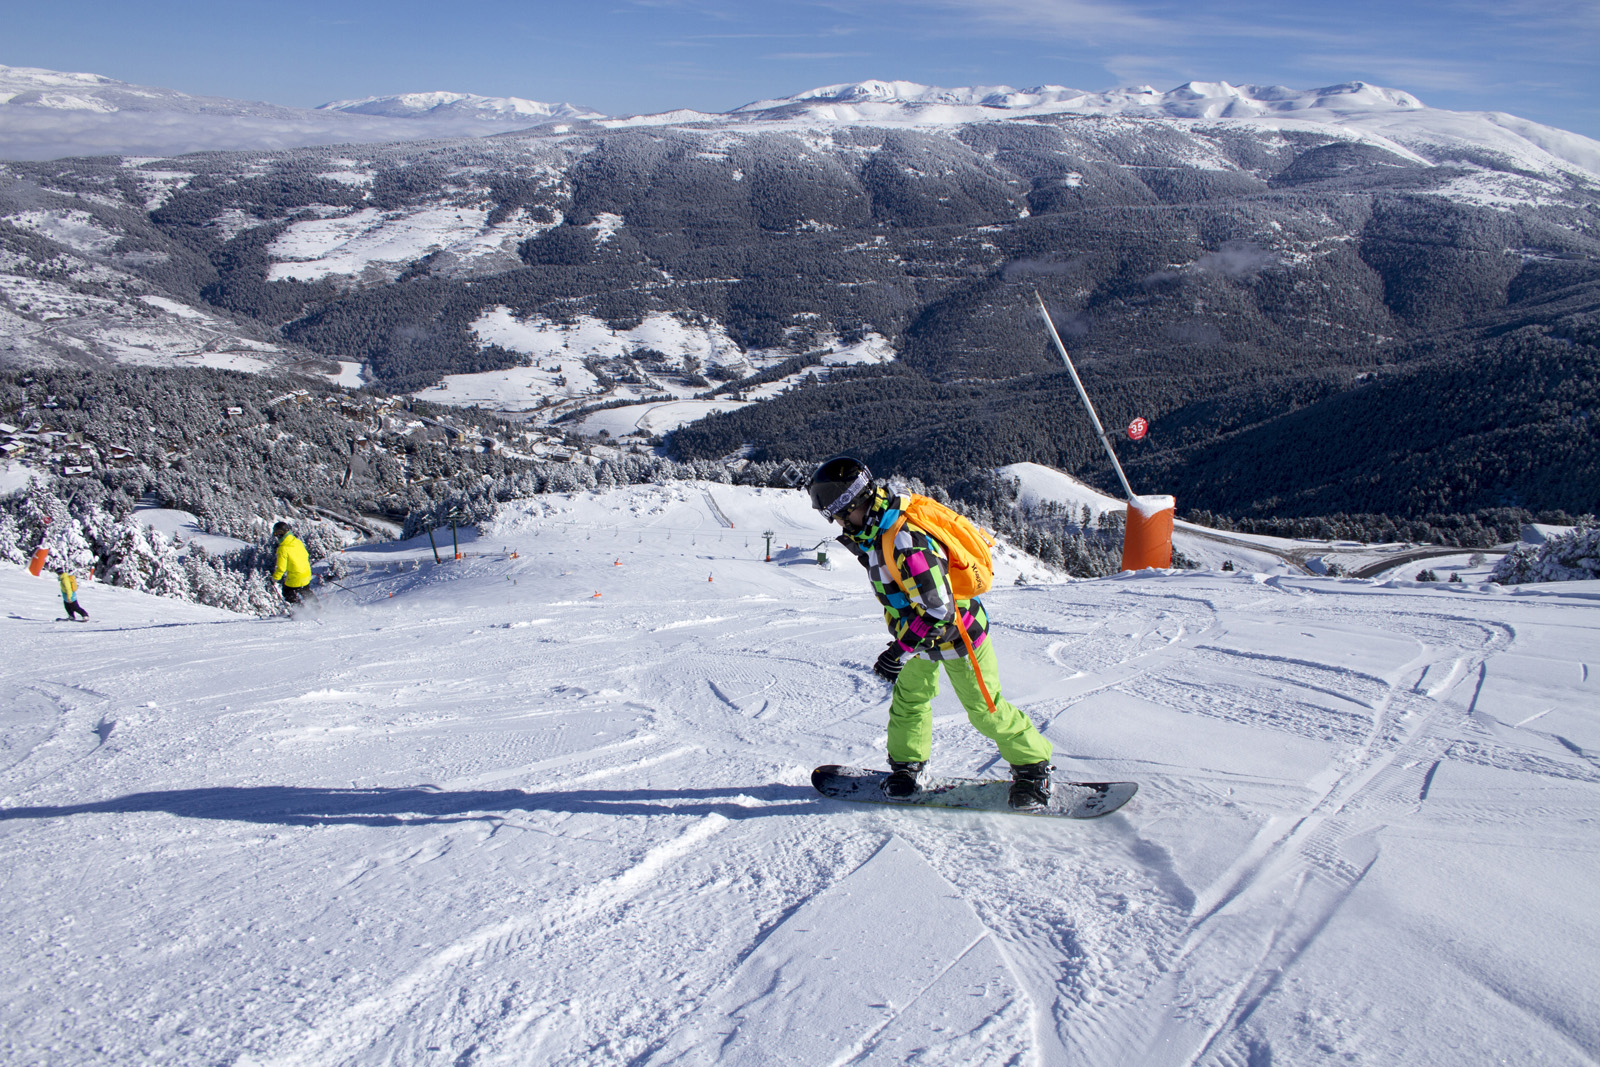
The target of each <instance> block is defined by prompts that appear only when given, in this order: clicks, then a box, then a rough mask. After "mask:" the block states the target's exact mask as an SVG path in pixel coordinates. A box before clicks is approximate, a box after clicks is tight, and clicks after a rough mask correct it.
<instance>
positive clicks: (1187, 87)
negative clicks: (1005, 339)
mask: <svg viewBox="0 0 1600 1067" xmlns="http://www.w3.org/2000/svg"><path fill="white" fill-rule="evenodd" d="M669 114H670V115H672V116H674V117H673V119H672V121H682V118H683V116H682V113H677V112H672V113H669ZM1050 115H1094V116H1117V117H1126V118H1139V119H1169V120H1194V121H1201V122H1217V121H1223V120H1227V121H1233V122H1238V123H1241V124H1247V125H1251V126H1255V127H1259V128H1263V129H1272V128H1277V129H1283V128H1293V127H1296V126H1309V125H1315V126H1318V127H1322V128H1332V129H1339V130H1342V131H1345V132H1346V133H1347V134H1348V135H1349V136H1351V137H1352V138H1356V139H1360V140H1363V141H1367V142H1370V143H1373V144H1376V145H1380V146H1384V147H1387V148H1390V149H1396V148H1398V149H1399V150H1401V151H1402V153H1403V154H1406V155H1412V156H1413V158H1417V157H1416V155H1415V154H1414V152H1416V151H1420V153H1421V155H1422V156H1423V157H1426V158H1427V159H1428V160H1435V159H1437V158H1438V157H1439V156H1440V154H1441V153H1443V154H1445V155H1446V156H1447V155H1448V152H1449V148H1450V146H1452V145H1459V146H1461V147H1470V148H1472V149H1475V150H1484V149H1487V150H1491V151H1496V152H1502V153H1506V154H1507V155H1509V156H1511V157H1513V158H1516V159H1518V160H1520V161H1522V162H1524V163H1525V164H1526V165H1528V166H1531V167H1534V168H1537V169H1539V170H1541V171H1543V170H1548V169H1549V168H1550V167H1551V166H1552V163H1553V162H1554V164H1555V165H1556V166H1558V167H1563V166H1564V167H1575V168H1581V170H1582V171H1584V172H1586V175H1587V177H1588V178H1589V180H1591V181H1600V142H1597V141H1595V140H1593V139H1591V138H1588V137H1584V136H1583V135H1581V134H1576V133H1570V132H1568V131H1566V130H1560V129H1556V128H1555V127H1552V126H1545V125H1542V124H1540V123H1536V122H1529V121H1527V120H1526V119H1519V118H1517V117H1516V116H1514V115H1507V114H1504V113H1501V112H1456V111H1445V110H1442V109H1439V108H1430V107H1428V106H1426V105H1425V104H1423V102H1422V101H1421V100H1419V99H1417V98H1416V97H1415V96H1413V95H1411V94H1410V93H1407V92H1403V91H1400V90H1398V89H1386V88H1384V87H1382V86H1377V85H1369V84H1367V83H1365V82H1359V81H1354V82H1346V83H1344V84H1341V85H1330V86H1325V87H1323V88H1318V89H1304V90H1301V89H1290V88H1287V87H1285V86H1282V85H1270V86H1260V85H1230V84H1229V83H1228V82H1198V81H1191V82H1186V83H1185V84H1183V85H1180V86H1178V87H1177V88H1175V89H1171V90H1168V91H1166V92H1161V91H1159V90H1157V89H1154V88H1152V87H1150V86H1148V85H1144V86H1137V87H1133V88H1122V89H1108V90H1105V91H1102V92H1085V91H1083V90H1080V89H1068V88H1065V87H1063V86H1059V85H1044V86H1038V87H1035V88H1031V89H1013V88H1011V87H1010V86H1006V85H999V86H980V87H976V88H961V89H943V88H938V87H934V86H927V85H919V84H917V83H915V82H903V81H866V82H857V83H854V84H849V85H830V86H825V87H823V88H820V89H811V90H809V91H807V92H803V93H798V94H796V95H794V96H790V97H782V98H779V99H774V100H759V101H755V102H754V103H750V104H745V105H744V106H743V107H739V108H735V109H734V110H733V111H731V112H728V114H727V115H726V116H707V118H724V119H749V120H752V121H760V122H781V121H795V120H801V121H805V122H813V123H840V124H846V123H865V124H869V125H870V124H877V123H905V124H912V125H953V124H960V123H968V122H980V121H984V120H993V119H998V118H1024V117H1040V116H1050ZM614 121H615V122H616V123H617V124H625V123H630V122H636V121H637V122H652V121H654V120H653V119H652V118H651V117H643V118H640V119H621V120H614Z"/></svg>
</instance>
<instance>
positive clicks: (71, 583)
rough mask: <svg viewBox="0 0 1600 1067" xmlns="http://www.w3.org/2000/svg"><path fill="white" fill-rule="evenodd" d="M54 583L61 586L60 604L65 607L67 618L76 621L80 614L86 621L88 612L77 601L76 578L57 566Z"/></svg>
mask: <svg viewBox="0 0 1600 1067" xmlns="http://www.w3.org/2000/svg"><path fill="white" fill-rule="evenodd" d="M56 583H57V584H58V585H60V586H61V606H62V607H64V608H66V609H67V618H69V619H72V620H73V621H74V622H76V621H77V617H78V616H79V615H82V616H83V621H84V622H88V621H89V613H88V612H87V611H84V610H83V605H81V604H79V603H78V579H76V578H74V577H73V576H72V575H70V574H68V573H67V572H66V571H65V570H63V569H61V568H59V567H58V568H56Z"/></svg>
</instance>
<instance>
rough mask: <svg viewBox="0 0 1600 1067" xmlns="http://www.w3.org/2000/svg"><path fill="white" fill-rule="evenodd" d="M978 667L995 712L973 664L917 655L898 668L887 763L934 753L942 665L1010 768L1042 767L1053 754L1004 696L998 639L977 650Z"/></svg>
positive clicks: (970, 713)
mask: <svg viewBox="0 0 1600 1067" xmlns="http://www.w3.org/2000/svg"><path fill="white" fill-rule="evenodd" d="M977 651H978V668H979V670H981V671H983V681H984V684H985V685H987V686H988V687H989V695H990V696H991V697H993V698H994V711H993V713H991V712H990V711H989V706H988V705H987V704H986V703H984V700H983V690H981V689H979V688H978V680H977V679H976V678H975V677H973V674H972V661H971V660H969V659H967V658H965V657H963V658H961V659H947V660H937V661H936V660H930V659H923V658H922V657H921V656H917V657H915V658H914V659H910V660H907V661H906V664H905V666H904V667H902V668H900V677H899V678H898V679H897V680H896V681H895V683H894V696H893V698H892V699H891V700H890V701H889V758H890V759H892V760H901V761H915V760H926V759H927V758H928V757H929V756H930V755H931V754H932V752H933V698H934V697H935V696H936V695H937V694H938V692H939V667H940V665H941V664H942V665H943V666H944V672H945V674H947V675H949V677H950V686H951V688H953V689H954V690H955V691H956V696H957V697H958V698H960V700H961V706H962V707H964V708H966V709H967V718H968V719H970V720H972V725H973V727H974V728H976V729H977V731H978V732H979V733H980V734H982V735H983V736H984V737H987V738H988V739H989V740H991V741H993V742H994V743H995V744H996V745H997V746H998V747H999V749H1000V755H1001V757H1002V758H1003V759H1004V760H1005V761H1006V762H1007V763H1015V764H1023V763H1038V762H1039V761H1040V760H1047V759H1049V758H1050V756H1051V753H1052V752H1053V751H1054V749H1053V748H1052V747H1051V745H1050V742H1049V741H1047V740H1045V738H1044V736H1043V735H1042V734H1040V733H1039V731H1038V729H1037V728H1035V726H1034V725H1033V720H1031V719H1029V718H1028V716H1027V714H1026V713H1024V712H1023V710H1022V709H1021V708H1019V707H1017V706H1016V705H1015V704H1013V703H1011V702H1010V701H1009V700H1007V699H1006V698H1005V697H1003V696H1001V695H1000V669H999V667H998V666H997V664H996V663H995V657H994V637H993V635H992V634H991V635H990V636H989V639H988V640H986V641H984V643H983V644H981V645H979V646H978V650H977Z"/></svg>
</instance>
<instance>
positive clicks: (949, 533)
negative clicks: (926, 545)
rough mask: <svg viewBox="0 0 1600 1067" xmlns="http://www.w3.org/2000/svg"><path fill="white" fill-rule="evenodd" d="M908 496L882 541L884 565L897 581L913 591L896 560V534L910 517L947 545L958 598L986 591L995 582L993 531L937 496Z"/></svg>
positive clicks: (945, 548)
mask: <svg viewBox="0 0 1600 1067" xmlns="http://www.w3.org/2000/svg"><path fill="white" fill-rule="evenodd" d="M908 497H909V500H908V502H907V504H906V507H905V510H904V511H902V512H901V513H900V518H898V519H896V520H895V523H894V525H893V526H890V527H889V528H888V529H886V530H884V532H883V541H882V542H881V545H880V547H881V549H882V555H883V565H884V566H885V567H886V568H888V571H889V575H890V577H892V578H893V579H894V582H895V584H896V585H898V586H899V587H900V588H901V589H904V590H905V591H906V593H907V595H910V594H911V593H912V592H913V590H912V589H911V587H909V586H908V585H906V582H905V579H904V578H903V577H902V576H901V574H900V570H899V568H898V567H896V566H895V564H894V539H895V535H897V534H898V533H899V532H900V527H902V526H904V525H905V524H906V522H907V520H909V521H910V522H911V525H912V526H915V527H916V528H917V529H919V530H921V531H922V532H923V533H925V534H927V535H928V536H929V537H932V538H933V539H934V540H935V541H938V542H939V544H940V545H942V546H943V547H944V550H945V553H946V554H947V555H948V556H949V557H950V588H951V590H952V591H953V592H954V593H955V595H956V599H957V600H971V599H972V598H973V597H975V596H982V595H983V594H984V593H987V592H988V591H989V587H990V586H991V585H993V584H994V560H993V559H992V558H991V557H990V555H989V550H990V549H992V548H994V535H992V534H991V533H989V531H987V530H981V529H979V528H978V527H977V526H975V525H973V523H972V520H970V519H968V518H967V517H966V516H965V515H962V514H960V513H958V512H954V511H951V510H950V509H949V508H947V507H945V506H944V505H943V504H941V503H939V502H938V501H937V500H932V499H929V498H928V497H925V496H918V495H917V494H916V493H911V494H908Z"/></svg>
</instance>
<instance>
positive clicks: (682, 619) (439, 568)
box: [0, 483, 1600, 1067]
mask: <svg viewBox="0 0 1600 1067" xmlns="http://www.w3.org/2000/svg"><path fill="white" fill-rule="evenodd" d="M765 531H772V532H773V535H774V536H773V557H774V558H773V560H772V562H765V561H764V559H763V556H764V555H765V545H766V542H765V539H764V537H763V536H762V535H763V533H764V532H765ZM826 534H827V531H826V530H825V529H824V528H823V527H822V525H821V524H820V523H819V522H818V521H817V520H816V519H815V518H814V517H813V516H812V515H811V514H810V513H809V512H808V511H807V510H806V508H805V507H804V501H803V498H802V496H801V494H798V493H794V492H780V491H775V490H754V489H735V488H732V487H727V486H720V485H698V484H682V483H680V484H672V485H667V486H660V487H636V488H634V489H631V490H625V491H624V490H617V491H613V492H611V493H608V494H604V495H598V496H579V497H576V498H568V497H549V498H541V499H539V500H536V501H530V502H523V503H517V504H512V505H507V507H506V508H505V510H504V511H503V512H502V515H501V518H500V520H499V521H498V523H497V524H496V525H495V526H494V527H493V528H492V530H491V531H490V532H488V533H486V534H485V535H483V536H482V537H479V538H475V539H464V540H463V542H462V543H461V546H460V547H461V550H462V554H463V557H464V558H463V559H461V560H460V561H448V562H445V563H442V564H435V563H433V562H432V560H433V555H432V552H431V551H430V549H429V547H428V544H427V541H426V539H423V540H422V541H421V542H420V543H416V542H413V543H410V544H405V545H395V544H389V545H376V546H371V547H368V548H365V549H362V550H359V551H355V550H353V551H351V552H350V553H349V554H348V555H349V561H350V563H351V568H352V573H351V574H350V576H349V577H348V578H347V579H345V580H344V584H345V585H346V586H347V587H348V588H347V589H331V590H329V591H328V597H327V605H326V608H325V610H324V611H323V613H322V615H321V616H320V618H319V619H317V620H316V621H299V622H293V621H287V620H257V619H249V618H241V617H236V616H229V615H226V614H223V613H221V612H217V611H214V610H210V609H205V608H200V607H197V606H194V605H186V604H182V603H176V602H171V601H163V600H157V599H154V598H149V597H144V596H141V595H137V594H133V593H130V592H127V591H125V590H118V589H111V588H102V587H99V586H97V585H95V584H92V583H91V584H88V585H86V587H85V588H84V590H83V592H82V597H81V599H82V601H83V603H84V606H85V607H86V608H87V609H88V611H89V612H90V613H91V615H92V621H91V622H90V623H88V624H78V625H73V624H68V623H64V622H62V623H58V622H55V621H52V620H53V619H54V617H55V616H56V615H57V614H58V613H59V606H58V604H57V602H56V599H55V596H54V589H53V583H50V582H46V581H42V580H39V579H34V578H31V577H29V576H28V575H27V574H26V572H24V571H22V570H20V569H19V568H16V567H13V566H3V565H0V595H3V598H4V604H5V612H4V614H3V616H0V640H3V642H4V645H5V647H6V649H7V650H8V651H9V652H10V654H9V655H8V656H7V657H6V659H5V664H4V666H3V668H0V894H3V899H4V900H5V902H6V915H7V922H6V923H5V924H4V927H3V929H0V989H3V991H4V996H3V998H0V1060H3V1061H4V1062H6V1063H17V1064H22V1063H30V1064H31V1063H49V1064H81V1063H91V1062H103V1063H130V1062H147V1061H157V1060H159V1061H161V1062H166V1063H175V1064H212V1063H231V1064H256V1065H263V1064H285V1065H287V1064H293V1065H320V1064H388V1063H393V1064H419V1063H420V1064H426V1063H441V1064H447V1063H458V1064H466V1063H471V1064H534V1063H537V1064H585V1065H589V1064H635V1065H641V1067H642V1065H664V1064H709V1063H720V1064H750V1065H757V1064H760V1065H763V1067H766V1065H774V1064H804V1065H808V1067H810V1065H816V1064H821V1063H835V1064H903V1063H919V1064H961V1065H986V1064H997V1065H998V1064H1061V1063H1075V1064H1076V1063H1081V1064H1103V1065H1108V1067H1109V1065H1124V1064H1135V1063H1137V1064H1157V1065H1163V1064H1171V1065H1179V1064H1185V1065H1187V1064H1216V1065H1223V1064H1227V1065H1234V1064H1245V1063H1253V1064H1264V1063H1268V1062H1274V1063H1292V1064H1297V1065H1299V1064H1333V1063H1340V1064H1345V1063H1368V1064H1392V1063H1399V1062H1404V1063H1407V1064H1413V1065H1427V1064H1440V1065H1446V1064H1447V1065H1450V1067H1458V1065H1460V1064H1466V1063H1490V1062H1499V1061H1501V1060H1510V1059H1515V1060H1516V1061H1518V1062H1530V1063H1547V1064H1573V1065H1576V1064H1592V1063H1594V1062H1595V1061H1596V1059H1597V1058H1600V1036H1597V1035H1600V998H1597V997H1596V996H1595V978H1594V970H1593V961H1594V958H1595V953H1596V949H1597V947H1600V918H1597V914H1596V911H1595V908H1594V905H1593V887H1594V885H1595V882H1596V878H1597V876H1600V853H1597V851H1596V849H1595V847H1594V841H1595V825H1596V819H1597V818H1600V766H1597V764H1596V753H1597V752H1600V713H1597V710H1596V709H1597V708H1600V699H1597V698H1600V692H1597V688H1600V680H1597V671H1596V669H1595V668H1596V664H1595V649H1596V648H1597V647H1600V583H1571V584H1569V585H1566V586H1561V587H1540V588H1536V589H1529V590H1526V591H1514V590H1501V589H1496V588H1486V587H1481V586H1476V585H1465V586H1453V587H1443V586H1432V587H1428V586H1417V585H1415V584H1412V583H1405V582H1391V583H1382V584H1378V583H1372V582H1362V581H1353V580H1345V581H1333V580H1329V579H1323V578H1292V577H1286V576H1281V575H1280V576H1267V575H1261V574H1248V573H1239V574H1235V575H1226V576H1224V575H1218V574H1206V573H1174V574H1152V573H1148V572H1147V573H1145V574H1142V575H1138V576H1131V575H1130V576H1122V577H1118V578H1111V579H1104V580H1097V581H1083V582H1070V583H1067V582H1057V583H1054V584H1051V583H1047V582H1044V581H1041V580H1035V581H1030V583H1029V584H1028V585H1025V586H1013V585H1012V584H1010V580H1009V574H1011V573H1013V572H1012V571H1011V570H1010V568H1011V567H1013V566H1014V564H1012V563H1003V564H1002V567H1001V575H1000V577H1001V581H1000V583H999V584H998V585H997V587H996V589H995V590H994V591H993V592H992V593H991V594H990V595H989V597H988V601H989V605H990V608H991V611H992V614H993V618H994V621H995V639H996V642H997V647H998V650H999V653H1000V658H1001V663H1002V667H1003V670H1004V678H1005V691H1006V694H1007V695H1008V696H1009V697H1010V698H1011V699H1012V700H1014V701H1017V702H1018V703H1020V704H1021V705H1022V706H1023V707H1025V708H1026V709H1027V710H1028V711H1029V712H1030V713H1031V714H1032V715H1033V716H1034V718H1035V719H1036V720H1037V721H1038V723H1039V724H1040V726H1041V728H1042V729H1043V730H1044V731H1045V733H1046V734H1047V735H1048V736H1049V737H1050V738H1052V739H1053V740H1054V742H1055V744H1056V747H1057V763H1058V765H1059V771H1058V774H1059V775H1061V776H1063V777H1087V778H1123V777H1130V778H1135V779H1137V780H1138V781H1140V782H1141V783H1142V784H1143V789H1142V790H1141V792H1140V794H1139V796H1138V797H1137V798H1136V799H1135V800H1134V802H1133V803H1132V804H1130V805H1129V806H1128V807H1127V808H1126V809H1124V811H1123V812H1121V813H1119V814H1116V815H1113V816H1110V817H1108V818H1106V819H1104V820H1100V821H1097V822H1091V823H1067V822H1062V821H1055V820H1043V819H1032V818H1027V817H1022V816H1014V815H1008V814H980V813H961V812H949V811H937V810H926V811H899V810H893V809H888V808H880V807H862V806H849V805H846V804H843V803H840V802H834V801H825V800H822V799H821V798H819V797H817V796H815V795H814V794H813V792H812V791H811V789H810V787H809V785H808V784H807V774H808V772H809V770H810V768H811V767H812V766H813V765H814V764H817V763H820V762H825V761H861V762H875V761H877V760H878V759H879V758H880V756H881V746H882V729H883V720H884V713H885V708H886V705H887V693H886V691H885V689H884V686H883V684H882V683H881V682H880V681H878V680H877V678H876V677H875V676H874V675H873V674H872V673H871V672H870V669H869V664H870V663H871V661H872V659H873V658H874V657H875V656H876V654H877V652H878V650H879V649H880V648H881V646H882V643H883V641H884V635H883V632H882V628H881V623H880V622H879V620H878V619H877V618H876V612H875V611H874V610H873V605H872V601H871V599H870V597H869V596H868V594H867V592H866V583H865V579H864V576H863V575H862V574H861V573H860V572H859V571H858V570H857V569H856V566H855V564H854V563H853V562H850V561H848V560H843V561H840V560H838V559H837V557H838V555H839V553H837V552H835V553H834V554H833V555H834V557H835V566H834V568H833V569H827V568H824V567H821V566H818V565H817V563H816V562H815V558H816V557H815V553H814V546H815V545H816V544H817V543H818V542H819V541H822V540H823V539H824V538H825V537H826ZM785 546H790V547H785ZM513 551H514V552H515V553H516V555H515V557H514V558H513V557H512V555H511V553H512V552H513ZM597 593H598V594H600V595H599V596H596V595H595V594H597ZM940 699H941V704H940V706H939V709H938V711H939V714H938V718H937V721H936V723H935V731H934V732H935V753H936V754H935V759H936V761H937V764H938V766H939V767H940V768H942V769H945V770H948V771H953V772H955V771H964V772H976V773H985V772H993V771H995V770H996V767H995V764H994V756H993V750H992V748H991V747H990V746H989V745H988V743H987V742H985V741H983V740H982V738H980V737H979V736H978V735H977V734H976V733H975V732H974V731H972V730H971V729H970V727H968V726H967V724H966V722H965V720H964V717H963V716H962V715H961V713H960V712H959V711H958V709H956V708H955V706H954V705H953V704H951V703H950V702H949V701H950V698H949V697H948V695H946V696H943V697H941V698H940Z"/></svg>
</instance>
